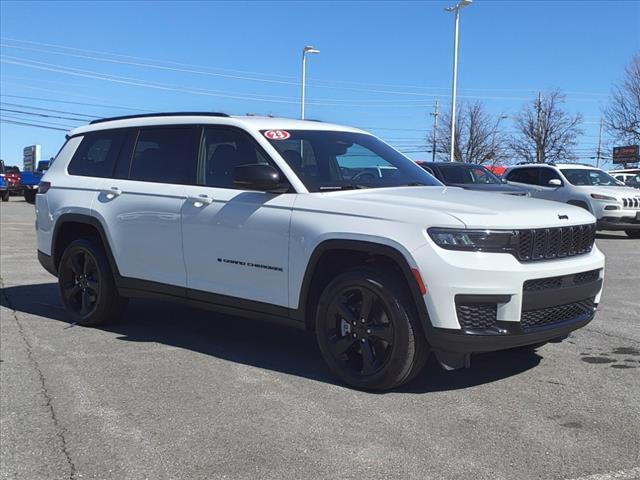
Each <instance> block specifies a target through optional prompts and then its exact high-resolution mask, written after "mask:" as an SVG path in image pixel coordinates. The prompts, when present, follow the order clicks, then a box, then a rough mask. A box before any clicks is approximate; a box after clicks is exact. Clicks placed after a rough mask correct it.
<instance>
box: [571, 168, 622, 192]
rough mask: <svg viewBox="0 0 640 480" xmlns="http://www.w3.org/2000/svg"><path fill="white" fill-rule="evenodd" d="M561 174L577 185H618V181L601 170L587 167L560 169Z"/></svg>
mask: <svg viewBox="0 0 640 480" xmlns="http://www.w3.org/2000/svg"><path fill="white" fill-rule="evenodd" d="M562 174H563V175H564V176H565V177H566V178H567V180H569V182H570V183H572V184H573V185H577V186H584V185H587V186H594V185H597V186H603V187H611V186H620V182H619V181H618V180H616V179H615V178H613V177H612V176H611V175H609V174H608V173H606V172H603V171H602V170H596V169H595V168H594V169H588V168H575V169H574V168H567V169H564V168H563V169H562Z"/></svg>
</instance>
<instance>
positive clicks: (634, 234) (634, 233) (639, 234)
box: [624, 230, 640, 238]
mask: <svg viewBox="0 0 640 480" xmlns="http://www.w3.org/2000/svg"><path fill="white" fill-rule="evenodd" d="M624 233H626V234H627V236H628V237H629V238H640V230H625V231H624Z"/></svg>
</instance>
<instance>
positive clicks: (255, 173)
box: [233, 163, 281, 191]
mask: <svg viewBox="0 0 640 480" xmlns="http://www.w3.org/2000/svg"><path fill="white" fill-rule="evenodd" d="M233 185H234V186H235V187H237V188H241V189H243V190H262V191H270V190H276V189H278V188H280V187H281V184H280V174H279V173H278V171H277V170H276V169H275V168H273V167H272V166H271V165H267V164H264V163H255V164H250V165H240V166H237V167H235V168H234V169H233Z"/></svg>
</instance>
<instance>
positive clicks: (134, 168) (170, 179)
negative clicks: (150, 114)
mask: <svg viewBox="0 0 640 480" xmlns="http://www.w3.org/2000/svg"><path fill="white" fill-rule="evenodd" d="M199 131H200V129H199V128H196V127H161V128H148V129H141V130H140V132H139V134H138V139H137V141H136V146H135V149H134V151H133V156H132V158H131V167H130V172H129V179H130V180H140V181H144V182H158V183H177V184H195V182H196V171H197V166H198V138H199V136H198V132H199Z"/></svg>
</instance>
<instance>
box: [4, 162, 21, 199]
mask: <svg viewBox="0 0 640 480" xmlns="http://www.w3.org/2000/svg"><path fill="white" fill-rule="evenodd" d="M2 178H3V183H4V187H5V188H3V191H2V201H3V202H6V201H7V200H9V195H10V194H11V193H13V192H20V191H21V186H22V185H21V184H20V180H21V175H20V169H19V168H18V167H13V166H9V167H4V168H3V172H2Z"/></svg>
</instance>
